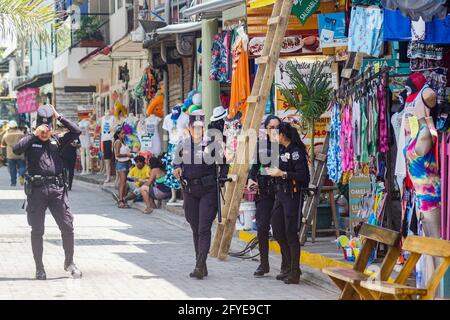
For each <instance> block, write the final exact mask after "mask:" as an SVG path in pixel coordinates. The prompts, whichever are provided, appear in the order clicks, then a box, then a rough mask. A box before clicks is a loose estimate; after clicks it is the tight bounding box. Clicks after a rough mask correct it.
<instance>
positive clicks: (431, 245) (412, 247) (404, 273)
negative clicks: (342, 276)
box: [360, 236, 450, 300]
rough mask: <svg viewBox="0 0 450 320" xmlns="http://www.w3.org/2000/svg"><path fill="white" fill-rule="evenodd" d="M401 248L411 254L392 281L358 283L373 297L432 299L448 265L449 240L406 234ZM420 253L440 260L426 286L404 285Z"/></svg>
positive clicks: (449, 262)
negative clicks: (422, 287)
mask: <svg viewBox="0 0 450 320" xmlns="http://www.w3.org/2000/svg"><path fill="white" fill-rule="evenodd" d="M403 250H406V251H409V252H410V253H411V255H410V256H409V258H408V260H407V261H406V263H405V265H404V266H403V268H402V270H401V271H400V273H399V274H398V276H397V278H396V279H395V281H394V283H388V282H386V281H382V282H376V281H363V282H361V283H360V285H361V287H363V288H365V289H366V290H368V292H369V293H370V294H371V295H372V297H373V298H374V299H396V300H411V299H415V298H418V299H419V300H430V299H433V298H434V294H435V292H436V289H437V287H438V286H439V282H440V281H441V279H442V277H443V276H444V275H445V272H446V271H447V269H448V267H449V266H450V241H446V240H439V239H433V238H426V237H418V236H408V237H407V238H406V240H405V243H404V244H403ZM422 255H428V256H432V257H435V258H440V259H435V260H441V262H440V263H439V265H438V266H437V268H436V270H435V271H434V273H433V275H432V276H431V278H430V280H429V281H428V284H427V288H425V289H419V288H415V287H411V286H407V285H405V283H406V280H407V279H408V277H409V276H410V274H411V272H412V271H413V270H414V268H415V266H416V264H417V262H418V261H419V258H420V257H421V256H422Z"/></svg>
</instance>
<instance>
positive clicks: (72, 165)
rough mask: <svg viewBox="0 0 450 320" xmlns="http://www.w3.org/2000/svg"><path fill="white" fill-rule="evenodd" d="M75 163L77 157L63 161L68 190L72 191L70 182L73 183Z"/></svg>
mask: <svg viewBox="0 0 450 320" xmlns="http://www.w3.org/2000/svg"><path fill="white" fill-rule="evenodd" d="M76 162H77V157H76V156H75V157H74V158H70V159H64V168H66V169H67V172H68V181H67V182H68V185H69V189H72V182H73V176H74V174H75V165H76Z"/></svg>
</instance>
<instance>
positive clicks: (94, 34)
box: [75, 16, 105, 47]
mask: <svg viewBox="0 0 450 320" xmlns="http://www.w3.org/2000/svg"><path fill="white" fill-rule="evenodd" d="M101 26H102V21H100V19H98V17H93V16H82V17H81V21H80V29H78V30H76V31H75V37H76V39H77V40H78V41H80V47H102V46H104V45H105V42H104V40H105V39H104V37H103V34H102V32H101V31H100V27H101Z"/></svg>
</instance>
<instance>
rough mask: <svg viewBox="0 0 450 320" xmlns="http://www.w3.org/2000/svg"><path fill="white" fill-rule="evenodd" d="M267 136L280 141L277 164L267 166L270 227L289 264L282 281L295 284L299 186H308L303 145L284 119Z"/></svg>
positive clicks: (297, 252)
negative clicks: (271, 199) (273, 190)
mask: <svg viewBox="0 0 450 320" xmlns="http://www.w3.org/2000/svg"><path fill="white" fill-rule="evenodd" d="M270 138H271V139H273V138H275V139H274V140H275V141H276V142H278V143H279V144H280V151H279V152H280V154H279V167H278V168H276V167H273V168H269V169H267V172H268V174H269V175H270V176H272V177H274V178H275V188H276V194H275V204H274V208H273V212H272V229H273V234H274V237H275V239H276V240H277V241H278V243H279V245H280V248H281V253H282V255H283V256H284V257H286V259H287V260H288V261H289V264H290V266H289V267H290V268H289V269H290V272H289V273H288V274H287V273H286V274H285V275H284V277H282V278H284V283H286V284H290V283H296V284H297V283H299V279H300V274H301V271H300V265H299V260H300V241H299V237H298V231H299V228H300V219H301V210H302V204H303V201H301V188H303V187H308V184H309V179H310V177H309V168H308V160H307V155H306V147H305V145H304V144H303V142H302V141H301V140H300V137H299V135H298V132H297V130H295V129H294V128H293V127H292V126H291V125H290V124H289V123H286V122H282V123H281V124H280V125H279V126H278V134H275V135H274V136H273V137H270ZM275 141H272V142H275ZM282 278H281V279H282Z"/></svg>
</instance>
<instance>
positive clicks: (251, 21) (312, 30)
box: [247, 0, 336, 38]
mask: <svg viewBox="0 0 450 320" xmlns="http://www.w3.org/2000/svg"><path fill="white" fill-rule="evenodd" d="M308 1H309V0H308ZM303 2H306V1H303ZM318 10H319V11H320V12H321V13H332V12H335V10H336V9H335V4H334V2H321V3H320V6H319V8H318ZM271 15H272V6H265V7H258V8H256V7H255V8H254V7H251V6H247V26H248V35H249V37H250V38H252V37H264V36H265V35H266V34H267V30H268V26H267V20H268V19H269V18H270V16H271ZM317 17H318V14H315V12H312V15H311V16H310V17H309V18H308V20H306V21H305V23H303V24H301V23H299V21H298V18H297V17H296V16H295V15H294V14H291V15H290V16H289V18H288V26H287V30H286V36H296V35H302V36H303V38H305V37H306V36H309V35H313V34H314V35H317V36H318V35H319V24H318V18H317Z"/></svg>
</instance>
